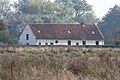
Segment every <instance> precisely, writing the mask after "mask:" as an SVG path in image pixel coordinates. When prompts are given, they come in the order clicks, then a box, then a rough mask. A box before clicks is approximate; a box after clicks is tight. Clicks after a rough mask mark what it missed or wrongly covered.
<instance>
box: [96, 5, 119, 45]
mask: <svg viewBox="0 0 120 80" xmlns="http://www.w3.org/2000/svg"><path fill="white" fill-rule="evenodd" d="M98 26H99V27H100V29H101V31H102V33H103V34H104V36H105V39H106V40H105V41H106V43H107V44H113V43H114V40H113V39H114V35H115V34H116V33H117V29H118V28H120V6H118V5H115V6H114V7H113V8H110V9H109V11H108V13H107V14H106V15H105V16H104V17H103V18H102V20H101V21H100V22H99V24H98ZM108 37H109V38H108Z"/></svg>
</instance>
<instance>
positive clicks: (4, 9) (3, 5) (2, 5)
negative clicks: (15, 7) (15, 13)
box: [0, 0, 11, 17]
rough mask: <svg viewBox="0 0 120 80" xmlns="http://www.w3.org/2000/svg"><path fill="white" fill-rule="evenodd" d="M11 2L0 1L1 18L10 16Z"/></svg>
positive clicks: (6, 0)
mask: <svg viewBox="0 0 120 80" xmlns="http://www.w3.org/2000/svg"><path fill="white" fill-rule="evenodd" d="M10 6H11V4H10V1H9V0H0V17H3V16H6V17H7V16H8V14H9V13H10V11H11V10H10V8H11V7H10Z"/></svg>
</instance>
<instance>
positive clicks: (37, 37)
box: [19, 24, 104, 45]
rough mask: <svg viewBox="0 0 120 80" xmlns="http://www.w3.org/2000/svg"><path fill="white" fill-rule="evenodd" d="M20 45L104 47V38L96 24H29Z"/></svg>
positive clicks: (21, 37) (20, 39)
mask: <svg viewBox="0 0 120 80" xmlns="http://www.w3.org/2000/svg"><path fill="white" fill-rule="evenodd" d="M19 44H22V45H104V37H103V35H102V33H101V31H100V30H99V28H98V26H97V25H95V24H93V25H91V24H28V25H26V27H25V28H24V30H23V32H22V34H21V36H20V37H19Z"/></svg>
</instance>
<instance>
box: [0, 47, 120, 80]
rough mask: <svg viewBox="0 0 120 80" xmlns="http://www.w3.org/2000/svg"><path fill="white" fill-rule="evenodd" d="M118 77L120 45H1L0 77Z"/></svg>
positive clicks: (37, 79)
mask: <svg viewBox="0 0 120 80" xmlns="http://www.w3.org/2000/svg"><path fill="white" fill-rule="evenodd" d="M119 79H120V49H119V48H84V47H28V46H26V47H23V46H21V47H19V46H17V47H16V46H8V47H7V46H2V47H0V80H119Z"/></svg>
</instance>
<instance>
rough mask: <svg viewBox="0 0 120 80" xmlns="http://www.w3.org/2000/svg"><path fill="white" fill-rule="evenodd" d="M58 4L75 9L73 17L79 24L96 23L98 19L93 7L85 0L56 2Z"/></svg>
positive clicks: (57, 0) (59, 0) (56, 0)
mask: <svg viewBox="0 0 120 80" xmlns="http://www.w3.org/2000/svg"><path fill="white" fill-rule="evenodd" d="M55 2H56V3H57V4H64V5H65V6H68V7H70V8H71V9H73V10H72V11H73V14H72V16H73V17H74V21H75V22H78V23H81V22H83V23H88V24H89V23H90V24H91V23H95V22H97V18H96V16H95V14H94V12H93V10H92V6H91V5H89V4H88V3H87V2H86V1H85V0H55Z"/></svg>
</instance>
